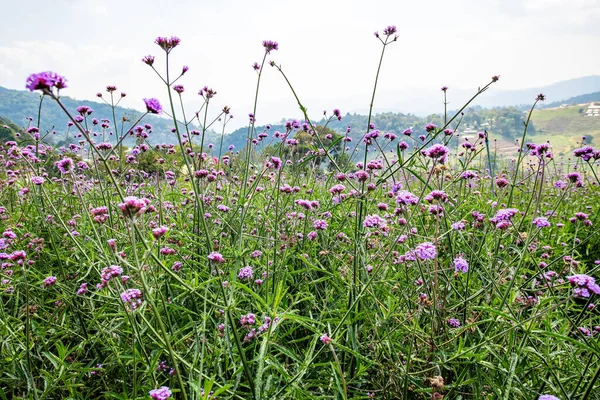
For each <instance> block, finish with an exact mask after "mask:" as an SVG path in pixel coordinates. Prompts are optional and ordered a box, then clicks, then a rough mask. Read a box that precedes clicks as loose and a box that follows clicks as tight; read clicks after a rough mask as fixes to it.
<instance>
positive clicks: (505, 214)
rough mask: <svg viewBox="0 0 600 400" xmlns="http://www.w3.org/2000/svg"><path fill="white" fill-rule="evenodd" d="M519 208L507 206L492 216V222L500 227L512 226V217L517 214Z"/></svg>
mask: <svg viewBox="0 0 600 400" xmlns="http://www.w3.org/2000/svg"><path fill="white" fill-rule="evenodd" d="M518 212H519V210H517V209H516V208H507V209H502V210H498V211H497V212H496V215H495V216H494V218H490V222H492V223H493V224H495V225H496V228H498V229H504V228H508V227H509V226H510V221H511V219H512V217H514V216H515V215H517V213H518Z"/></svg>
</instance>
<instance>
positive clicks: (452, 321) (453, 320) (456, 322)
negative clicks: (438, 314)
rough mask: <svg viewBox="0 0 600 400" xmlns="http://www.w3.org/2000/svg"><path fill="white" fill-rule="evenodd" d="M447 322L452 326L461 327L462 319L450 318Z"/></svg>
mask: <svg viewBox="0 0 600 400" xmlns="http://www.w3.org/2000/svg"><path fill="white" fill-rule="evenodd" d="M446 323H447V324H448V326H449V327H450V328H458V327H460V321H459V320H457V319H456V318H450V319H448V320H447V321H446Z"/></svg>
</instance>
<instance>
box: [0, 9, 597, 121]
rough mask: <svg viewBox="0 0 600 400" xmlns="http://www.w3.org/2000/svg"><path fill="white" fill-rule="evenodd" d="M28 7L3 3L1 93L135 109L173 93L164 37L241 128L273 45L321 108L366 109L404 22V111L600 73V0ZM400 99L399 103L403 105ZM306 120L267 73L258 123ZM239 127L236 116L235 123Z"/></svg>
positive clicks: (391, 68)
mask: <svg viewBox="0 0 600 400" xmlns="http://www.w3.org/2000/svg"><path fill="white" fill-rule="evenodd" d="M168 3H169V2H166V1H164V0H163V1H156V0H144V1H132V0H118V1H113V0H53V1H52V2H49V1H48V0H43V1H41V0H27V1H10V2H5V3H4V4H3V5H2V11H3V19H2V24H1V25H0V86H5V87H8V88H12V89H24V85H25V80H26V78H27V76H28V75H29V74H30V73H33V72H40V71H46V70H52V71H55V72H57V73H59V74H61V75H64V76H65V77H66V78H67V79H68V85H69V88H68V89H67V90H65V91H64V94H65V95H69V96H72V97H75V98H77V99H94V98H95V94H96V93H97V92H98V91H102V90H103V88H104V87H105V86H106V85H109V84H111V85H116V86H117V87H118V89H119V90H122V91H125V92H127V94H128V95H127V98H126V102H124V104H123V105H125V106H128V107H133V108H138V109H141V108H142V105H143V104H142V101H141V99H142V98H144V97H158V98H159V99H161V101H164V99H165V88H164V87H163V86H161V85H162V84H161V83H160V81H159V79H158V78H157V77H156V76H155V75H154V74H153V72H152V71H151V69H150V68H149V67H148V66H147V65H145V64H143V63H142V62H141V58H142V57H143V56H145V55H147V54H152V55H155V56H156V59H157V61H156V66H157V67H158V68H159V69H162V68H163V62H162V61H163V60H164V53H163V51H162V50H161V49H160V48H159V47H158V46H157V45H155V44H154V39H155V38H156V37H157V36H171V35H175V36H178V37H180V38H181V44H180V46H179V47H177V48H176V49H175V50H173V52H172V53H171V55H172V57H171V58H172V62H173V64H172V65H173V68H174V69H175V70H179V69H180V68H181V66H183V65H188V66H189V67H190V70H189V72H188V73H187V74H186V75H185V76H184V78H183V79H182V80H181V83H182V84H183V85H184V86H185V88H186V92H185V94H184V95H185V100H186V102H187V104H188V105H189V107H190V111H191V109H192V108H193V107H195V106H197V104H198V96H197V94H196V93H197V92H198V89H200V88H201V87H203V86H205V85H208V86H209V87H211V88H213V89H214V90H216V91H217V96H216V97H215V99H214V105H215V111H216V110H217V109H218V108H221V107H222V106H223V105H228V106H230V107H231V108H232V113H233V114H234V116H235V118H234V121H235V124H233V125H232V127H238V126H240V125H242V124H245V123H246V122H247V114H248V113H249V112H250V111H252V104H253V99H254V88H255V85H256V73H255V72H254V71H253V70H252V67H251V66H252V64H253V63H254V62H255V61H260V60H261V59H262V56H263V53H264V50H263V48H262V46H261V43H262V41H263V40H265V39H268V40H274V41H277V42H278V43H279V51H276V52H273V53H272V54H271V55H270V56H269V57H268V59H272V60H274V61H276V62H277V63H278V64H281V65H282V66H283V69H284V71H285V72H286V73H287V74H288V77H289V78H290V80H291V81H292V84H293V85H294V86H295V88H296V90H297V92H298V94H299V96H300V97H301V99H302V100H303V101H304V102H305V103H306V105H307V106H308V109H309V114H311V116H312V117H315V118H318V117H319V115H320V114H321V113H322V111H323V109H328V110H331V109H333V108H336V107H337V108H341V109H342V112H344V113H345V112H346V111H354V110H363V109H366V108H367V107H368V104H369V100H370V98H369V93H370V91H371V90H372V85H373V80H374V74H375V71H376V68H377V62H378V58H379V54H380V51H381V45H380V43H379V42H378V41H377V40H376V39H375V37H374V35H373V32H374V31H376V30H378V31H380V32H381V31H382V30H383V29H384V28H385V27H386V26H387V25H396V26H397V28H398V35H399V39H398V41H397V42H396V43H394V44H393V45H391V46H389V47H388V48H387V49H386V55H385V58H384V62H383V68H382V75H381V78H380V82H379V85H380V86H379V87H380V90H381V93H382V97H381V99H385V104H381V103H378V102H377V99H376V103H375V107H376V108H379V109H400V110H401V111H404V112H410V111H412V110H410V109H407V108H408V107H409V106H407V105H406V104H410V102H411V101H413V102H418V101H419V99H418V96H417V95H416V94H417V93H427V94H429V93H435V94H436V95H437V94H438V93H436V92H433V90H437V91H439V88H440V87H441V86H442V85H447V86H449V87H450V91H449V95H451V93H452V92H451V91H452V89H453V88H456V89H458V88H463V89H466V88H476V87H477V86H480V85H484V84H486V83H487V82H488V81H489V78H490V77H491V76H492V75H497V74H498V75H500V76H501V79H500V81H499V82H498V83H497V85H496V86H495V88H497V89H498V90H508V89H519V88H527V87H536V86H543V85H547V84H551V83H554V82H557V81H561V80H565V79H570V78H576V77H581V76H586V75H594V74H598V73H599V72H600V51H598V48H599V47H600V0H523V1H519V0H464V1H454V2H453V1H448V0H426V1H403V0H392V1H377V0H372V1H364V0H362V1H354V0H342V1H329V0H318V1H315V0H294V1H287V0H274V1H271V0H269V1H260V0H258V1H244V0H227V1H205V0H195V1H192V0H191V1H188V0H177V1H174V2H172V4H169V5H167V4H168ZM395 103H397V104H395ZM294 116H299V115H298V111H297V106H296V105H295V102H294V100H293V98H292V95H291V92H290V91H289V89H288V88H287V86H286V84H285V82H284V80H283V78H282V77H281V76H280V75H279V74H278V73H277V71H276V70H275V69H273V68H271V67H266V69H265V74H264V75H263V82H262V87H261V92H260V95H259V107H258V111H257V122H258V123H260V124H264V123H269V122H277V121H279V120H280V119H281V118H282V117H294ZM232 122H233V121H232Z"/></svg>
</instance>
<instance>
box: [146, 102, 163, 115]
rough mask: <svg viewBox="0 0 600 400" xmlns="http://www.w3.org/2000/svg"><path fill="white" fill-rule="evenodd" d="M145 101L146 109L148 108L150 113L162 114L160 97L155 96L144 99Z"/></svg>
mask: <svg viewBox="0 0 600 400" xmlns="http://www.w3.org/2000/svg"><path fill="white" fill-rule="evenodd" d="M144 103H146V110H148V112H149V113H150V114H160V113H161V111H162V106H161V105H160V102H159V101H158V99H155V98H150V99H144Z"/></svg>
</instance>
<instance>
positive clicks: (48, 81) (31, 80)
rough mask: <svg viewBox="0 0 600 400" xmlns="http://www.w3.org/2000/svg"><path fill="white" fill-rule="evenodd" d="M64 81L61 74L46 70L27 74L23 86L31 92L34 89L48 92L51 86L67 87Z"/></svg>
mask: <svg viewBox="0 0 600 400" xmlns="http://www.w3.org/2000/svg"><path fill="white" fill-rule="evenodd" d="M66 82H67V80H66V79H65V78H64V77H63V76H60V75H58V74H57V73H55V72H50V71H46V72H38V73H36V74H31V75H29V77H28V78H27V82H26V83H25V87H26V88H27V89H29V91H31V92H33V91H34V90H41V91H43V92H49V91H52V88H57V89H59V90H60V89H65V88H66V87H67V83H66Z"/></svg>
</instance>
